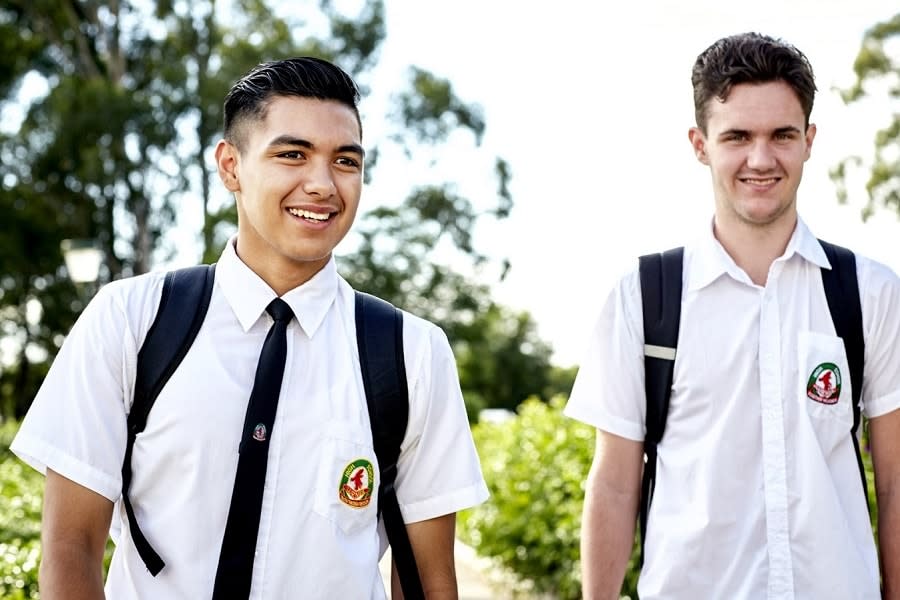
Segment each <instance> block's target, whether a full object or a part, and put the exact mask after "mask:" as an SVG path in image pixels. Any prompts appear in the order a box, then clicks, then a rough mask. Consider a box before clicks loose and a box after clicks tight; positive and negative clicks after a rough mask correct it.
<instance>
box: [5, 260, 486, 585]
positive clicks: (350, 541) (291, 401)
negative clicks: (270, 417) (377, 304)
mask: <svg viewBox="0 0 900 600" xmlns="http://www.w3.org/2000/svg"><path fill="white" fill-rule="evenodd" d="M163 278H164V274H163V273H152V274H148V275H142V276H138V277H133V278H130V279H126V280H120V281H116V282H113V283H110V284H108V285H106V286H105V287H104V288H103V289H101V290H100V292H99V293H98V294H97V296H96V297H95V298H94V299H93V300H92V302H91V303H90V305H89V306H88V308H87V309H86V310H85V311H84V313H83V314H82V315H81V317H80V318H79V320H78V321H77V323H76V324H75V326H74V327H73V329H72V331H71V332H70V335H69V336H68V337H67V339H66V341H65V343H64V344H63V347H62V348H61V349H60V352H59V355H58V356H57V358H56V360H55V361H54V363H53V365H52V367H51V369H50V372H49V373H48V375H47V378H46V380H45V381H44V383H43V385H42V387H41V389H40V391H39V393H38V395H37V397H36V399H35V401H34V403H33V405H32V407H31V408H30V410H29V412H28V414H27V415H26V417H25V419H24V421H23V423H22V426H21V428H20V430H19V432H18V434H17V436H16V438H15V440H14V441H13V444H12V450H13V451H14V452H15V453H16V454H17V455H18V456H20V457H21V458H22V459H23V460H25V461H26V462H27V463H29V464H31V465H33V466H34V467H36V468H38V469H40V470H44V469H46V468H50V469H52V470H54V471H56V472H58V473H60V474H61V475H63V476H65V477H67V478H69V479H71V480H73V481H75V482H77V483H79V484H81V485H83V486H85V487H87V488H89V489H91V490H93V491H95V492H97V493H99V494H101V495H103V496H105V497H106V498H108V499H109V500H111V501H113V502H115V507H114V514H113V524H112V534H113V539H114V540H115V542H116V551H115V553H114V555H113V559H112V563H111V566H110V570H109V573H108V576H107V581H106V593H107V597H109V598H153V599H156V598H173V599H174V598H191V599H194V598H209V597H211V595H212V589H213V581H214V579H215V573H216V567H217V563H218V558H219V551H220V548H221V542H222V537H223V534H224V528H225V521H226V518H227V515H228V508H229V504H230V500H231V493H232V486H233V483H234V479H235V472H236V468H237V460H238V443H239V440H240V436H241V431H242V428H243V421H244V417H245V412H246V407H247V402H248V399H249V397H250V391H251V388H252V386H253V380H254V374H255V371H256V365H257V362H258V358H259V352H260V349H261V348H262V345H263V341H264V338H265V336H266V333H267V330H268V329H269V328H270V326H271V323H272V321H271V318H270V317H269V316H268V315H267V314H266V313H265V307H266V306H267V305H268V304H269V302H270V301H271V300H272V299H274V298H275V297H276V294H275V293H274V292H273V291H272V290H271V288H269V287H268V286H267V285H266V284H265V282H263V280H262V279H260V278H259V277H258V276H257V275H256V274H255V273H254V272H253V271H251V270H250V269H249V268H248V267H247V266H246V265H245V264H244V263H243V262H242V261H241V260H240V259H239V258H238V256H237V255H236V253H235V250H234V247H233V243H229V244H228V245H227V247H226V249H225V251H224V253H223V254H222V256H221V259H220V260H219V262H218V264H217V267H216V279H215V286H214V289H213V293H212V298H211V302H210V307H209V311H208V313H207V315H206V319H205V321H204V322H203V325H202V327H201V329H200V331H199V333H198V335H197V338H196V340H195V341H194V343H193V345H192V346H191V348H190V350H189V351H188V353H187V355H186V357H185V359H184V361H183V362H182V364H181V366H180V367H179V368H178V369H177V370H176V372H175V373H174V375H173V376H172V378H171V379H170V380H169V383H168V384H167V385H166V386H165V388H164V389H163V390H162V393H161V394H160V395H159V397H158V398H157V400H156V402H155V404H154V406H153V409H152V410H151V411H150V416H149V420H148V421H147V426H146V429H145V430H144V431H143V433H141V434H139V435H138V437H137V440H136V442H135V444H134V454H133V458H132V465H133V472H134V475H133V480H132V483H131V489H130V493H129V497H130V499H131V501H132V504H133V506H134V510H135V513H136V516H137V521H138V523H139V524H140V526H141V530H142V531H143V533H144V534H145V535H146V537H147V539H148V540H149V541H150V543H151V545H152V546H153V547H154V549H155V550H156V551H157V552H158V553H159V554H160V556H161V557H162V558H163V560H164V561H165V562H166V567H165V568H164V569H163V570H162V571H161V572H160V573H159V574H158V575H157V576H156V577H155V578H154V577H153V576H151V575H150V573H149V572H148V570H147V568H146V567H145V565H144V563H143V562H142V561H141V558H140V556H139V555H138V553H137V551H136V549H135V546H134V543H133V541H132V539H131V532H130V530H129V527H128V521H127V518H126V515H125V510H124V507H123V504H122V502H121V488H122V481H121V468H122V460H123V454H124V451H125V443H126V427H125V423H126V416H127V414H128V412H129V409H130V405H131V402H132V397H133V385H134V378H135V364H136V360H137V352H138V350H139V348H140V346H141V343H142V342H143V340H144V338H145V336H146V334H147V331H148V329H149V327H150V324H151V323H152V321H153V318H154V316H155V314H156V311H157V308H158V305H159V299H160V295H161V290H162V284H163ZM282 298H283V300H284V301H285V302H287V303H288V305H290V307H291V308H292V309H293V312H294V314H295V315H296V319H295V320H292V321H291V322H290V324H289V325H288V335H287V363H286V368H285V372H284V379H283V383H282V387H281V393H280V399H279V403H278V411H277V415H276V420H275V423H274V427H273V429H272V431H271V432H270V438H269V439H270V447H269V453H268V467H267V475H266V483H265V490H264V494H263V504H262V506H263V508H262V514H261V517H260V525H259V535H258V541H257V546H256V557H255V560H254V564H253V580H252V590H251V598H265V599H267V600H268V599H270V598H272V599H279V598H297V597H298V593H299V594H301V595H302V597H304V598H321V599H323V600H325V599H328V600H331V599H333V598H372V599H381V598H384V597H385V591H384V585H383V583H382V579H381V576H380V573H379V569H378V560H379V558H380V556H381V554H382V553H383V552H384V550H385V548H386V544H387V542H386V539H385V537H384V534H383V528H382V527H379V526H378V521H377V516H376V501H375V498H376V497H377V485H378V481H377V480H378V475H377V473H378V461H377V458H376V457H375V453H374V450H373V445H372V434H371V429H370V425H369V416H368V412H367V408H366V400H365V394H364V391H363V384H362V377H361V374H360V367H359V360H358V353H357V345H356V331H355V321H354V293H353V290H352V289H351V287H350V286H349V285H348V284H347V283H346V282H345V281H344V280H343V279H342V278H341V277H340V276H339V275H338V273H337V271H336V267H335V263H334V260H333V259H332V261H330V262H329V263H328V265H327V266H326V267H325V268H323V269H322V270H321V271H320V272H319V273H318V274H316V275H315V276H314V277H313V278H312V279H311V280H309V281H308V282H306V283H304V284H303V285H302V286H300V287H298V288H296V289H293V290H291V291H289V292H287V293H286V294H284V295H283V296H282ZM403 316H404V320H403V344H404V351H405V366H406V374H407V378H408V386H409V420H408V426H407V431H406V436H405V438H404V440H403V442H402V445H401V455H400V459H399V463H398V475H397V497H398V500H399V503H400V508H401V511H402V513H403V517H404V520H405V521H406V522H407V523H410V522H416V521H422V520H425V519H429V518H433V517H437V516H441V515H445V514H449V513H453V512H455V511H458V510H461V509H463V508H467V507H469V506H472V505H474V504H477V503H479V502H481V501H483V500H484V499H485V498H486V497H487V495H488V492H487V488H486V486H485V483H484V480H483V478H482V475H481V469H480V465H479V461H478V456H477V454H476V451H475V448H474V444H473V441H472V436H471V431H470V429H469V426H468V421H467V418H466V412H465V407H464V404H463V400H462V395H461V391H460V387H459V380H458V375H457V370H456V364H455V361H454V358H453V355H452V352H451V349H450V346H449V343H448V341H447V338H446V336H445V335H444V333H443V332H442V331H441V329H439V328H438V327H437V326H435V325H433V324H431V323H429V322H427V321H425V320H423V319H420V318H417V317H415V316H413V315H411V314H408V313H405V314H404V315H403ZM353 465H355V466H356V467H363V468H364V469H363V470H364V472H363V474H362V475H361V476H359V477H357V475H356V471H357V469H356V468H351V467H352V466H353ZM368 466H371V467H372V469H371V471H369V470H368V469H367V468H366V467H368ZM348 469H350V477H357V479H359V482H358V483H359V484H360V485H361V486H362V487H360V486H357V485H356V482H354V485H353V486H352V487H353V489H354V490H356V489H357V488H359V489H364V488H365V487H366V486H370V491H371V494H368V495H367V494H362V493H356V494H352V495H351V494H341V493H340V490H341V489H343V488H344V486H346V485H347V483H348V482H347V479H348V477H347V473H348ZM370 474H374V475H373V476H374V479H375V481H374V482H373V481H371V479H370V478H369V477H370ZM299 590H302V592H299Z"/></svg>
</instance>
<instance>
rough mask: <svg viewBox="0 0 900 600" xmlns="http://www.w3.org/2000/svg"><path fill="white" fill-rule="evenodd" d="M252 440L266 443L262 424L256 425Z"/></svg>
mask: <svg viewBox="0 0 900 600" xmlns="http://www.w3.org/2000/svg"><path fill="white" fill-rule="evenodd" d="M253 439H254V440H256V441H257V442H264V441H266V426H265V425H264V424H262V423H258V424H257V425H256V427H254V428H253Z"/></svg>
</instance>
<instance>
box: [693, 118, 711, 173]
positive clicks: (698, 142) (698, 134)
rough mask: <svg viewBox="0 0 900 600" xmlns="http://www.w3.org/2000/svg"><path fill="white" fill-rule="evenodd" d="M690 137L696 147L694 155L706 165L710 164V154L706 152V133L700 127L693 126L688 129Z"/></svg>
mask: <svg viewBox="0 0 900 600" xmlns="http://www.w3.org/2000/svg"><path fill="white" fill-rule="evenodd" d="M688 139H689V140H690V141H691V147H693V148H694V156H696V157H697V160H699V161H700V162H701V163H703V164H704V165H707V166H709V156H708V155H707V154H706V135H705V134H704V133H703V132H702V131H701V130H700V128H699V127H691V128H690V129H689V130H688Z"/></svg>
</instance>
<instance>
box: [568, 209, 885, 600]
mask: <svg viewBox="0 0 900 600" xmlns="http://www.w3.org/2000/svg"><path fill="white" fill-rule="evenodd" d="M822 268H826V269H827V268H830V266H829V262H828V259H827V257H826V256H825V253H824V251H823V250H822V248H821V246H820V245H819V243H818V241H817V240H816V238H815V237H813V235H812V234H811V233H810V231H809V230H808V228H807V227H806V225H805V224H804V223H803V221H802V220H800V221H798V224H797V227H796V229H795V231H794V234H793V236H792V237H791V240H790V242H789V244H788V246H787V249H786V250H785V252H784V255H783V256H781V257H780V258H778V259H777V260H776V261H775V262H774V263H773V264H772V266H771V268H770V269H769V273H768V279H767V281H766V284H765V286H759V285H756V284H754V283H753V282H752V281H751V280H750V278H749V277H748V276H747V274H746V273H745V272H744V271H743V270H742V269H740V268H739V267H738V266H737V265H736V264H735V263H734V261H733V260H732V259H731V257H730V256H729V255H728V254H727V253H726V252H725V250H724V248H723V247H722V246H721V245H720V244H719V243H718V241H717V240H716V239H715V238H714V236H713V234H712V228H710V229H709V230H708V231H707V232H706V233H705V234H704V235H703V236H702V237H701V239H699V240H697V241H696V242H695V243H692V244H689V245H687V246H686V247H685V266H684V287H683V292H682V294H683V298H682V316H681V326H680V332H679V339H678V352H677V357H676V359H675V374H674V383H673V386H672V396H671V400H670V402H671V404H670V408H669V415H668V419H667V423H666V429H665V434H664V435H663V438H662V441H661V443H660V444H659V447H658V459H657V472H656V475H657V481H656V488H655V493H654V495H653V502H652V504H651V508H650V513H649V517H648V526H647V527H648V532H647V540H646V546H645V562H644V566H643V569H642V571H641V576H640V579H639V583H638V591H639V594H640V597H641V598H642V599H644V600H650V599H653V598H666V599H673V598H674V599H682V598H684V599H691V600H693V599H695V598H729V599H732V598H734V599H743V598H752V599H757V598H768V599H770V600H772V599H793V598H796V599H808V600H820V599H822V598H842V599H843V598H847V599H850V598H865V599H873V600H874V599H877V598H880V593H879V575H878V560H877V556H876V549H875V544H874V539H873V535H872V530H871V525H870V522H869V514H868V511H867V507H866V503H865V497H864V494H863V490H862V484H861V481H860V472H859V468H858V465H857V459H856V454H855V449H854V446H853V441H852V438H851V436H850V431H851V428H852V424H853V410H852V405H851V404H852V403H851V389H852V385H853V384H854V383H857V382H852V383H851V381H850V377H849V370H848V366H847V357H846V355H845V351H844V345H843V342H842V340H841V339H840V338H839V337H837V336H836V335H835V329H834V325H833V323H832V319H831V315H830V312H829V309H828V303H827V299H826V297H825V292H824V290H823V286H822V278H821V269H822ZM857 271H858V272H857V275H858V279H859V287H860V296H861V302H862V310H863V329H864V335H865V341H866V351H865V371H864V377H863V381H864V384H863V389H862V402H863V405H862V409H863V413H864V414H865V415H866V416H867V417H868V418H870V419H873V418H877V417H878V416H880V415H883V414H885V413H888V412H890V411H894V410H896V409H897V408H900V345H898V343H897V340H898V339H900V310H898V308H900V280H898V278H897V276H896V275H895V274H894V273H892V272H891V271H890V269H888V268H887V267H885V266H883V265H881V264H878V263H876V262H873V261H871V260H868V259H866V258H864V257H860V256H857ZM642 323H643V321H642V317H641V292H640V280H639V277H638V273H637V270H636V269H635V270H634V271H632V272H630V273H628V274H627V275H626V276H624V277H623V278H622V280H621V281H620V282H619V284H618V286H617V287H616V288H615V289H614V291H613V292H612V293H611V294H610V296H609V298H608V299H607V301H606V303H605V305H604V306H603V308H602V310H601V312H600V317H599V320H598V323H597V326H596V329H595V331H594V333H593V334H592V338H591V341H590V343H589V349H588V351H587V354H586V357H585V358H584V361H583V362H582V364H581V367H580V370H579V372H578V375H577V377H576V382H575V385H574V388H573V390H572V394H571V398H570V400H569V403H568V404H567V406H566V409H565V412H566V414H568V415H569V416H571V417H574V418H576V419H579V420H581V421H584V422H586V423H589V424H591V425H594V426H596V427H597V428H598V429H601V430H603V431H606V432H609V433H612V434H615V435H618V436H621V437H624V438H627V439H631V440H635V441H642V440H643V439H644V436H645V433H646V428H645V408H646V398H645V393H644V356H643V343H644V341H643V338H644V334H643V324H642Z"/></svg>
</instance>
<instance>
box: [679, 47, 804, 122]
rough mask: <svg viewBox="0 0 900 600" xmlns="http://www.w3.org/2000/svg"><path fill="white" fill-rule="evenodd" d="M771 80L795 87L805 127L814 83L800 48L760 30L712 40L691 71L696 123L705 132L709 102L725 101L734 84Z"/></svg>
mask: <svg viewBox="0 0 900 600" xmlns="http://www.w3.org/2000/svg"><path fill="white" fill-rule="evenodd" d="M772 81H783V82H785V83H786V84H788V85H789V86H790V87H791V89H792V90H794V94H796V95H797V99H798V100H799V101H800V106H801V107H802V108H803V113H804V115H805V116H806V126H807V127H808V126H809V117H810V114H812V108H813V99H814V97H815V95H816V83H815V78H814V77H813V71H812V65H810V64H809V60H808V59H807V58H806V56H805V55H804V54H803V53H802V52H800V51H799V50H798V49H797V48H795V47H794V46H792V45H791V44H788V43H787V42H785V41H783V40H780V39H775V38H771V37H769V36H766V35H762V34H759V33H741V34H738V35H733V36H729V37H725V38H722V39H720V40H719V41H717V42H715V43H714V44H713V45H712V46H710V47H709V48H707V49H706V50H704V51H703V52H702V53H701V54H700V56H698V57H697V61H696V62H695V63H694V68H693V69H692V71H691V83H692V84H693V86H694V118H695V119H696V120H697V127H699V128H700V130H701V131H703V132H704V134H705V133H706V125H707V121H708V118H709V103H710V102H711V101H712V100H713V99H715V100H719V101H720V102H725V101H726V100H727V99H728V94H729V93H730V92H731V88H732V87H733V86H735V85H738V84H741V83H768V82H772Z"/></svg>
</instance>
